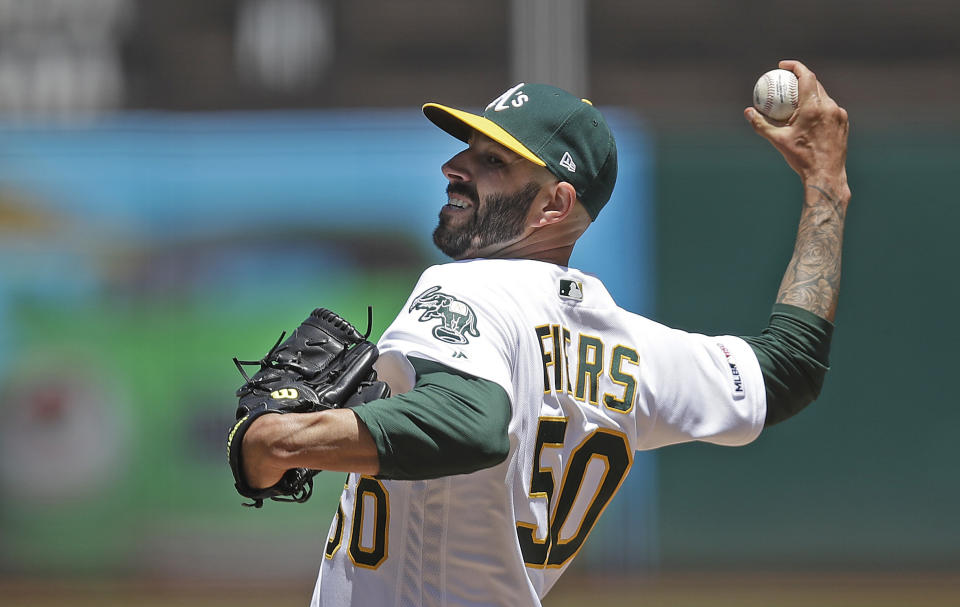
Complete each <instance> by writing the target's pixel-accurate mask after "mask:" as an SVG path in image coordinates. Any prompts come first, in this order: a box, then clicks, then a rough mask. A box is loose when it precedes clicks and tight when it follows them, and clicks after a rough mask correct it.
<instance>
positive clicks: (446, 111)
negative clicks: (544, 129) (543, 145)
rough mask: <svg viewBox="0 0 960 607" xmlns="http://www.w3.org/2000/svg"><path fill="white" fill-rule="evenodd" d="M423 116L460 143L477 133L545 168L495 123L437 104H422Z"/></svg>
mask: <svg viewBox="0 0 960 607" xmlns="http://www.w3.org/2000/svg"><path fill="white" fill-rule="evenodd" d="M423 115H424V116H426V117H427V119H428V120H430V122H432V123H434V124H435V125H437V126H438V127H440V128H441V129H443V130H445V131H446V132H448V133H450V134H451V135H453V136H454V137H456V138H457V139H459V140H461V141H464V142H467V141H469V140H470V133H471V132H472V131H477V132H479V133H483V134H484V135H486V136H487V137H489V138H490V139H493V140H494V141H496V142H497V143H499V144H500V145H502V146H503V147H505V148H507V149H509V150H512V151H514V152H516V153H517V154H519V155H521V156H523V157H524V158H526V159H527V160H529V161H530V162H532V163H534V164H537V165H540V166H542V167H545V166H547V163H546V162H544V161H542V160H540V158H538V157H537V155H536V154H534V153H533V152H531V151H530V150H528V149H527V147H526V146H525V145H523V144H522V143H520V142H519V141H518V140H517V139H516V138H515V137H514V136H513V135H511V134H510V133H508V132H507V131H505V130H503V128H501V127H500V125H498V124H497V123H496V122H493V121H492V120H488V119H487V118H484V117H483V116H478V115H477V114H471V113H470V112H464V111H463V110H458V109H455V108H452V107H447V106H445V105H440V104H439V103H426V104H424V105H423Z"/></svg>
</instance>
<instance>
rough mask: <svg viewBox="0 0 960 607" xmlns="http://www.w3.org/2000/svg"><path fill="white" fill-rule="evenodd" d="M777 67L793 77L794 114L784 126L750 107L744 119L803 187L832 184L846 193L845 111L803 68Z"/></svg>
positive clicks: (786, 63)
mask: <svg viewBox="0 0 960 607" xmlns="http://www.w3.org/2000/svg"><path fill="white" fill-rule="evenodd" d="M779 67H780V68H782V69H785V70H790V71H792V72H793V73H794V74H795V75H796V76H797V80H798V82H799V86H798V88H799V104H798V106H797V109H796V111H795V112H794V113H793V115H792V116H790V118H788V119H787V120H786V121H784V122H781V121H777V120H771V119H770V118H768V117H766V116H764V115H763V114H761V113H760V112H758V111H757V110H756V109H754V108H752V107H749V108H747V109H746V110H744V116H745V117H746V119H747V120H748V121H749V122H750V124H752V125H753V128H754V130H756V131H757V133H759V134H760V135H761V136H763V137H764V138H765V139H767V140H768V141H770V143H772V144H773V146H774V147H775V148H777V150H779V151H780V153H781V154H783V157H784V159H785V160H786V161H787V164H789V165H790V167H791V168H792V169H793V170H794V171H796V172H797V173H798V174H799V175H800V177H801V179H803V181H804V183H808V182H809V181H811V180H815V181H826V182H832V183H835V184H836V186H838V187H839V188H840V191H841V192H847V191H848V189H847V176H846V158H847V133H848V132H849V130H850V123H849V121H848V118H847V111H846V110H845V109H843V108H842V107H840V106H839V105H837V103H836V102H835V101H834V100H833V99H831V98H830V96H829V95H827V92H826V91H825V90H824V88H823V86H822V85H821V84H820V82H819V81H818V80H817V77H816V75H815V74H814V73H813V72H812V71H810V69H809V68H808V67H807V66H805V65H804V64H802V63H800V62H799V61H792V60H788V61H781V62H780V65H779ZM847 196H849V193H847Z"/></svg>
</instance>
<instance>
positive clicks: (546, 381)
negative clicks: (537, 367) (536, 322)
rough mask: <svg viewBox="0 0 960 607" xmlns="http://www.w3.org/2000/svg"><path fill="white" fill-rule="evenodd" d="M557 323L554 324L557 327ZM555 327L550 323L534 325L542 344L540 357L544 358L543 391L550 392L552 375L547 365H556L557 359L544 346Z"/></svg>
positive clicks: (538, 339) (538, 341) (538, 340)
mask: <svg viewBox="0 0 960 607" xmlns="http://www.w3.org/2000/svg"><path fill="white" fill-rule="evenodd" d="M555 326H556V325H554V327H555ZM552 329H553V327H551V326H550V325H540V326H539V327H534V331H536V332H537V343H538V344H540V358H541V359H542V360H543V393H544V394H549V393H550V377H549V375H548V372H549V371H548V369H547V367H551V366H554V365H555V359H554V357H553V352H547V351H546V350H544V348H543V340H544V339H546V338H547V337H550V334H551V333H552Z"/></svg>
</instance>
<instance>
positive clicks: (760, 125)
mask: <svg viewBox="0 0 960 607" xmlns="http://www.w3.org/2000/svg"><path fill="white" fill-rule="evenodd" d="M743 117H744V118H746V119H747V122H749V123H750V125H751V126H753V130H755V131H756V132H757V133H759V134H760V135H762V136H763V137H766V138H768V139H769V138H770V132H771V131H772V130H773V129H775V128H776V127H777V125H776V124H774V123H773V122H772V121H771V120H770V119H769V118H767V117H766V116H764V115H763V114H761V113H760V112H758V111H757V110H756V109H755V108H752V107H748V108H747V109H745V110H743Z"/></svg>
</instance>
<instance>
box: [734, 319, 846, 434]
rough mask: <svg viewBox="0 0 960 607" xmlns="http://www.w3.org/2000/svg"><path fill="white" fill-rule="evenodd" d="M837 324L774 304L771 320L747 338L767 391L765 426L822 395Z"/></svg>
mask: <svg viewBox="0 0 960 607" xmlns="http://www.w3.org/2000/svg"><path fill="white" fill-rule="evenodd" d="M832 335H833V324H832V323H831V322H830V321H827V320H825V319H823V318H820V317H819V316H817V315H816V314H813V313H812V312H809V311H807V310H804V309H803V308H799V307H797V306H791V305H787V304H774V306H773V311H772V313H771V315H770V323H769V324H768V325H767V328H766V329H764V330H763V331H762V332H761V334H760V335H759V336H757V337H744V338H743V339H744V340H745V341H746V342H747V343H748V344H750V347H751V348H753V351H754V352H755V353H756V355H757V360H758V361H759V363H760V370H761V371H762V373H763V383H764V386H765V389H766V393H767V417H766V420H765V422H764V426H772V425H774V424H777V423H780V422H782V421H783V420H785V419H788V418H790V417H793V416H794V415H796V414H797V413H799V412H800V411H801V410H802V409H803V408H804V407H806V406H807V405H808V404H810V403H811V402H813V401H814V400H815V399H816V398H817V396H819V395H820V389H821V388H822V387H823V380H824V377H825V376H826V374H827V371H828V370H829V369H830V358H829V354H830V339H831V336H832Z"/></svg>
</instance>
